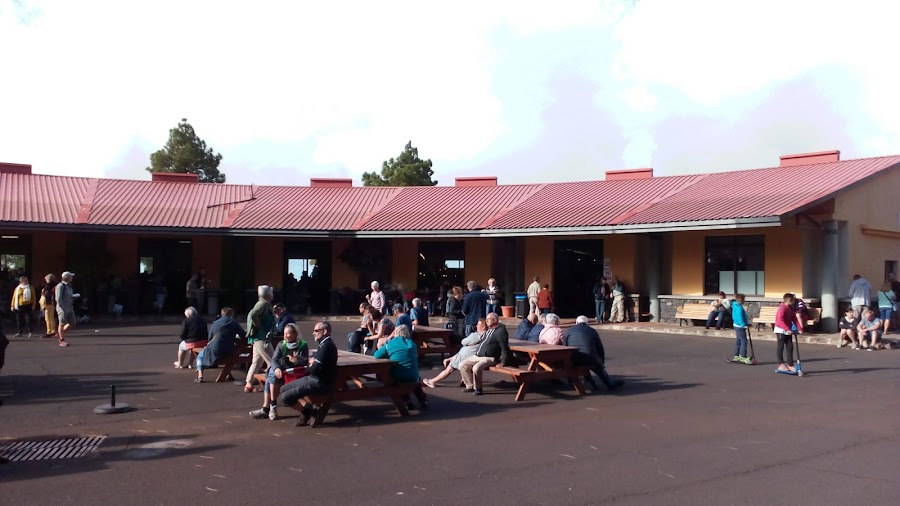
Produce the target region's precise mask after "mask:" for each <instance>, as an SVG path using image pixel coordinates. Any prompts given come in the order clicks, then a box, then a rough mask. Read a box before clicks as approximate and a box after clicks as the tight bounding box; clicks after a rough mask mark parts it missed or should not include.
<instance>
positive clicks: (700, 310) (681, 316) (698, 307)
mask: <svg viewBox="0 0 900 506" xmlns="http://www.w3.org/2000/svg"><path fill="white" fill-rule="evenodd" d="M712 310H713V307H712V305H711V304H703V303H697V302H692V303H685V304H684V305H683V306H680V307H677V308H675V319H676V320H678V326H679V327H680V326H681V322H682V321H684V322H685V323H686V324H687V325H688V326H689V327H691V326H693V325H694V322H693V320H703V321H704V322H706V319H707V318H709V313H710V312H711V311H712Z"/></svg>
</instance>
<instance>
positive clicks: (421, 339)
mask: <svg viewBox="0 0 900 506" xmlns="http://www.w3.org/2000/svg"><path fill="white" fill-rule="evenodd" d="M453 336H454V331H453V330H450V329H444V328H440V327H426V326H424V325H413V329H412V339H413V341H415V342H416V345H417V346H418V347H419V357H422V356H424V355H427V354H429V353H440V354H441V355H442V356H443V355H444V354H445V353H446V354H448V355H455V354H456V352H458V351H459V345H458V344H457V343H456V341H454V339H453Z"/></svg>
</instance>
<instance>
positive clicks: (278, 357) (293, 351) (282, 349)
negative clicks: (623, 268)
mask: <svg viewBox="0 0 900 506" xmlns="http://www.w3.org/2000/svg"><path fill="white" fill-rule="evenodd" d="M307 363H309V345H307V344H306V341H304V340H303V339H302V338H301V336H300V329H299V328H298V327H297V324H296V323H288V324H287V325H285V326H284V340H283V341H281V342H279V343H278V344H276V345H275V352H274V353H272V365H270V366H269V372H268V374H266V387H265V389H264V390H263V391H264V392H265V394H263V405H262V407H261V408H260V409H257V410H255V411H251V412H250V418H268V419H269V420H275V419H276V418H278V411H277V409H278V407H277V403H276V401H277V400H278V393H279V391H280V390H281V385H284V376H285V374H287V371H288V370H289V369H294V368H305V367H306V364H307ZM300 376H302V374H301V375H298V376H297V377H300Z"/></svg>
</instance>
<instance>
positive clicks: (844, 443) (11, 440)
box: [0, 322, 900, 506]
mask: <svg viewBox="0 0 900 506" xmlns="http://www.w3.org/2000/svg"><path fill="white" fill-rule="evenodd" d="M333 325H334V327H335V332H334V333H335V336H336V341H337V342H338V344H339V345H340V346H341V347H343V344H344V342H345V338H344V337H343V336H345V335H346V333H347V332H349V330H350V329H351V328H352V327H353V326H354V325H353V323H350V322H335V323H333ZM312 326H313V322H303V323H301V331H302V333H303V335H304V336H306V337H307V339H310V340H311V332H310V331H311V329H312ZM177 333H178V326H176V325H155V326H154V325H149V326H142V325H134V326H119V327H115V326H100V327H85V328H81V329H79V330H77V331H75V332H74V333H73V334H72V336H71V338H70V342H71V346H70V347H68V348H60V347H57V346H55V342H54V341H51V340H42V339H30V340H23V339H16V340H12V343H11V344H10V346H9V349H8V352H7V361H6V366H5V367H4V369H3V371H2V373H0V398H2V399H4V400H5V404H4V405H3V406H2V407H0V454H3V452H4V450H3V448H4V447H8V446H9V445H12V444H17V443H22V442H26V441H28V442H35V443H38V442H42V441H48V440H60V439H71V438H80V437H89V436H101V437H105V439H103V441H102V443H100V444H99V446H98V447H97V448H96V450H95V451H92V452H89V453H87V454H86V455H85V456H82V457H78V458H66V459H51V460H37V461H14V462H9V463H6V464H0V503H2V504H3V505H4V506H6V505H18V504H91V505H93V504H100V503H105V502H109V501H115V502H127V503H128V504H130V505H143V504H193V505H196V504H220V505H231V504H275V503H285V502H287V503H305V502H310V503H314V504H341V505H343V504H373V505H381V504H385V505H387V504H391V505H398V504H410V505H422V504H460V503H478V504H497V505H505V504H517V505H520V504H549V505H567V504H617V505H619V504H621V505H657V504H659V505H663V504H665V505H672V504H685V505H702V504H716V505H721V504H761V505H781V504H785V505H788V504H789V505H792V506H795V505H798V504H821V505H830V504H871V505H882V504H883V505H894V504H900V473H898V472H897V469H896V463H897V462H900V444H898V436H897V428H896V427H897V424H898V422H900V417H898V413H900V405H898V404H900V396H898V387H900V367H898V358H900V354H898V352H897V351H895V350H887V351H877V352H866V351H853V350H849V349H846V348H845V349H836V348H835V347H833V346H828V347H826V346H822V345H803V346H802V347H801V353H802V357H803V370H804V371H805V372H806V373H807V374H806V376H805V377H802V378H800V377H792V376H784V375H780V374H776V373H775V372H774V369H775V365H774V363H773V362H774V354H775V343H773V342H767V341H759V342H757V343H756V354H757V357H758V358H759V359H760V361H761V362H763V363H762V364H761V365H758V366H745V365H734V364H727V363H725V360H724V359H725V357H727V356H730V355H731V342H729V341H726V340H723V339H716V338H711V337H701V336H690V335H675V334H653V333H641V332H617V331H607V330H604V331H602V336H603V340H604V345H605V347H606V352H607V368H608V370H609V372H610V374H612V375H613V376H614V377H618V378H622V379H624V380H625V381H626V385H625V386H624V387H623V388H622V389H621V390H619V391H618V392H616V393H608V392H600V393H596V394H588V395H586V396H578V395H576V393H575V392H574V390H573V389H571V387H567V386H565V385H556V384H546V385H540V386H538V387H537V388H535V389H534V390H532V391H530V392H529V394H528V396H527V398H526V399H525V400H524V401H523V402H518V403H517V402H515V401H514V397H515V391H516V388H515V386H514V385H513V384H512V383H509V382H503V381H502V380H503V379H504V377H501V376H500V375H496V374H494V373H488V374H487V375H486V383H485V395H483V396H481V397H474V396H472V395H469V394H465V393H463V392H461V390H460V389H459V388H458V387H456V384H457V381H458V379H459V376H458V374H457V375H455V376H453V377H452V379H451V380H447V381H445V382H444V385H445V386H443V387H439V388H436V389H428V390H427V393H428V394H429V396H430V405H431V409H430V410H429V411H427V412H425V413H419V412H416V411H414V412H413V414H412V416H411V417H410V418H401V417H400V416H399V414H398V413H397V412H396V409H395V408H394V407H393V405H391V404H390V402H388V401H387V399H385V401H383V402H382V401H371V402H353V403H350V404H339V405H337V406H336V410H335V411H334V412H332V414H331V415H329V417H328V418H327V420H326V423H325V424H324V425H322V426H321V427H316V428H309V427H294V422H295V420H296V418H295V414H294V413H293V412H290V410H287V409H282V410H281V413H282V416H283V417H282V419H280V420H277V421H274V422H273V421H269V420H251V419H250V418H249V417H248V412H249V411H250V410H251V409H255V408H257V407H258V406H259V405H260V403H261V400H262V399H261V394H245V393H243V391H242V389H241V387H240V386H238V385H234V384H230V383H229V384H215V383H203V384H195V383H193V382H192V380H193V377H194V374H195V373H194V372H193V371H187V370H175V369H174V368H173V366H172V362H173V361H174V360H175V353H176V348H177V342H178V340H177V337H176V336H177ZM436 367H438V365H437V364H435V363H434V362H431V363H428V364H424V365H423V367H422V375H423V377H432V376H434V375H436V374H437V372H438V370H437V368H436ZM235 375H236V376H238V377H239V378H241V377H243V373H242V372H241V371H237V372H236V373H235ZM209 376H210V378H211V377H212V376H213V374H210V375H209ZM111 384H115V385H116V387H117V391H118V401H119V402H125V403H128V404H130V405H132V406H134V407H135V408H136V409H135V410H134V411H132V412H129V413H124V414H114V415H97V414H94V413H93V408H94V407H96V406H97V405H100V404H104V403H108V402H109V386H110V385H111Z"/></svg>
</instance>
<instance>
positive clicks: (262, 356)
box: [244, 285, 275, 393]
mask: <svg viewBox="0 0 900 506" xmlns="http://www.w3.org/2000/svg"><path fill="white" fill-rule="evenodd" d="M256 293H257V295H259V300H258V301H256V305H255V306H253V309H251V310H250V312H249V313H248V314H247V343H248V344H250V345H251V346H252V347H253V359H252V362H250V369H248V370H247V382H246V383H245V384H244V391H245V392H248V393H250V392H253V375H254V374H256V371H257V370H258V369H259V366H261V365H262V362H265V363H266V368H268V367H269V366H271V365H272V351H273V350H272V345H271V344H269V339H268V336H269V332H271V331H272V328H273V327H274V326H275V313H274V311H273V310H272V298H273V297H274V289H273V288H272V287H271V286H269V285H259V286H258V287H256Z"/></svg>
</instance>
